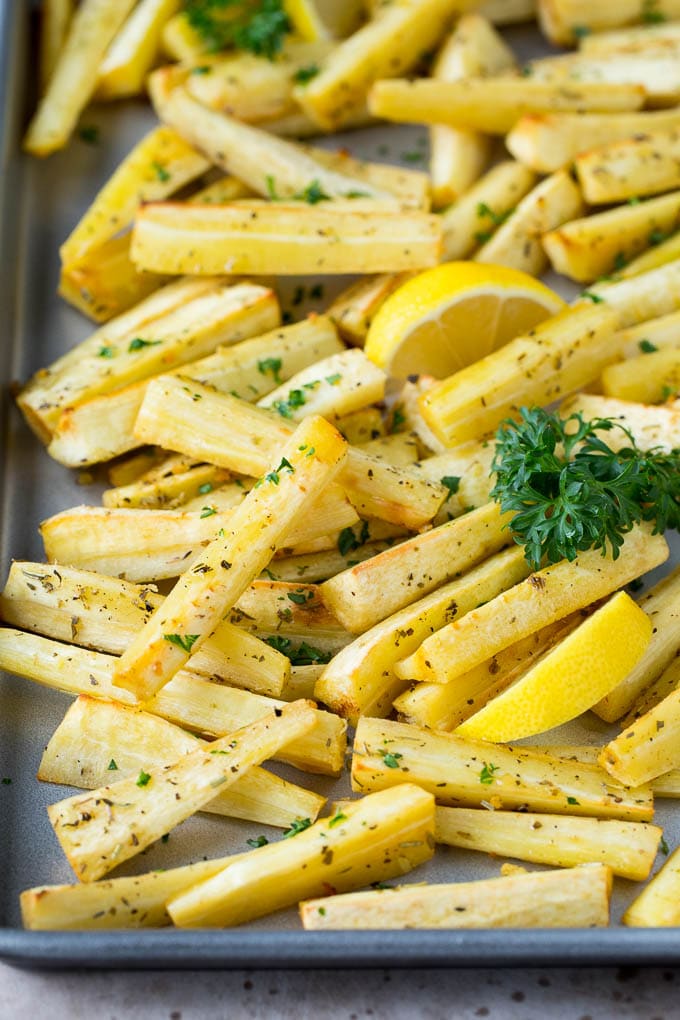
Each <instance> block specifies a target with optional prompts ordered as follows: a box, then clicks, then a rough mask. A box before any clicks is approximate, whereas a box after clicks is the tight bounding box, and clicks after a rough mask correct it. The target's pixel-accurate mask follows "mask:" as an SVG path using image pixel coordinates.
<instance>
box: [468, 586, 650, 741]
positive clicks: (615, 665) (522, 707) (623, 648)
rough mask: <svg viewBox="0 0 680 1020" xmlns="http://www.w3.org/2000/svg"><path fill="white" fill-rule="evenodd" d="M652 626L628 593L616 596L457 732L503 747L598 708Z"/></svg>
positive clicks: (633, 660) (622, 676)
mask: <svg viewBox="0 0 680 1020" xmlns="http://www.w3.org/2000/svg"><path fill="white" fill-rule="evenodd" d="M651 636H652V622H651V620H650V618H649V617H648V616H647V614H646V613H645V612H643V610H642V609H640V607H639V606H638V605H637V604H636V603H635V602H634V601H633V600H632V599H631V598H630V596H629V595H627V594H626V593H625V592H619V593H618V594H616V595H614V596H613V597H612V598H611V599H609V601H608V602H606V603H605V605H604V606H602V607H601V608H600V609H597V610H596V611H595V612H594V613H593V614H592V616H589V617H588V618H587V619H586V620H584V622H583V623H582V624H580V625H579V626H578V627H577V628H576V630H574V631H572V632H571V634H569V635H568V636H567V637H566V638H564V640H563V641H561V642H560V643H559V644H558V645H556V646H555V647H554V648H552V649H551V650H550V651H548V652H547V653H546V654H545V655H544V656H543V657H542V658H541V659H540V660H539V661H538V662H537V663H536V664H535V665H534V666H532V667H531V668H530V669H528V670H527V671H526V672H525V673H524V674H523V675H522V676H520V677H519V678H518V679H517V680H515V682H514V683H513V684H511V685H510V687H508V688H507V689H506V690H505V691H503V693H502V694H499V695H498V697H496V698H493V699H492V700H491V701H489V702H488V703H487V704H486V705H485V707H484V708H482V709H481V710H480V711H479V712H476V713H475V715H473V716H471V717H470V718H469V719H467V720H466V721H465V722H464V723H463V724H462V725H461V726H459V727H458V729H457V730H456V734H457V735H459V736H461V737H471V738H472V739H475V740H489V741H493V742H494V743H502V742H505V741H508V740H519V739H521V738H522V737H531V736H534V735H536V734H537V733H545V732H546V730H551V729H553V727H555V726H561V725H562V723H565V722H569V721H570V720H571V719H575V718H576V717H577V716H579V715H581V714H582V713H583V712H585V711H587V710H588V709H589V708H592V706H593V705H595V704H596V703H597V702H598V701H599V699H600V698H603V697H604V696H605V695H606V694H608V693H609V692H610V691H612V690H613V689H614V688H615V687H616V686H618V684H620V683H621V681H622V680H624V679H625V677H626V676H627V675H628V673H630V671H631V670H632V669H633V668H634V667H635V665H636V664H637V663H638V662H639V660H640V659H641V658H642V655H643V654H644V651H645V649H646V648H647V645H648V644H649V641H650V639H651Z"/></svg>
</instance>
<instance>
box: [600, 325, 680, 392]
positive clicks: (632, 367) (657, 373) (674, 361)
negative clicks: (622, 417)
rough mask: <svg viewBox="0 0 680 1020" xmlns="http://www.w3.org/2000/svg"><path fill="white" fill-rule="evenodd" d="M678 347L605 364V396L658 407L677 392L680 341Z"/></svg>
mask: <svg viewBox="0 0 680 1020" xmlns="http://www.w3.org/2000/svg"><path fill="white" fill-rule="evenodd" d="M678 344H679V346H678V347H669V348H667V349H666V350H662V351H650V353H648V354H641V355H640V356H639V357H637V358H629V359H628V360H627V361H621V362H619V364H618V365H608V366H607V368H605V370H604V372H603V373H602V389H603V390H604V392H605V394H606V395H607V396H608V397H616V398H618V399H619V400H633V401H636V402H637V403H639V404H660V403H662V402H663V401H665V400H668V398H669V397H671V396H673V395H677V394H678V393H680V338H678Z"/></svg>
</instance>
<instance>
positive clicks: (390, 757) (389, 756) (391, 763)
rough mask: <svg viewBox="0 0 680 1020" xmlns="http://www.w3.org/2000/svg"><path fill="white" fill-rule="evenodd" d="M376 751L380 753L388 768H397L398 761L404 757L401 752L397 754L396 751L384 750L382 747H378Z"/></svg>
mask: <svg viewBox="0 0 680 1020" xmlns="http://www.w3.org/2000/svg"><path fill="white" fill-rule="evenodd" d="M378 753H379V754H380V755H382V760H383V761H384V762H385V765H386V766H387V768H388V769H398V768H399V761H400V759H401V758H403V757H404V756H403V754H399V752H398V751H385V750H384V749H383V748H380V749H379V751H378Z"/></svg>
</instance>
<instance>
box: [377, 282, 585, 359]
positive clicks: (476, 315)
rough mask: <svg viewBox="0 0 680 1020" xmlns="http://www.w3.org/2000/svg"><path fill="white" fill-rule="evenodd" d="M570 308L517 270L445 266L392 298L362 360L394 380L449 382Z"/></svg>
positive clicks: (408, 284)
mask: <svg viewBox="0 0 680 1020" xmlns="http://www.w3.org/2000/svg"><path fill="white" fill-rule="evenodd" d="M565 307H566V305H565V302H564V301H563V300H562V298H561V297H559V295H557V294H555V293H553V291H551V290H550V289H549V288H548V287H546V286H545V285H544V284H542V283H539V281H538V280H534V279H533V277H531V276H528V275H527V274H526V273H522V272H520V271H519V270H517V269H509V268H507V267H506V266H494V265H482V264H481V263H477V262H446V263H444V264H442V265H441V266H435V267H434V268H433V269H428V270H426V271H425V272H423V273H419V274H418V275H417V276H414V277H413V278H412V279H410V280H408V281H407V282H406V283H404V284H402V286H401V287H399V288H398V289H397V290H396V291H394V293H393V294H391V295H390V296H389V297H388V299H387V300H386V301H385V303H384V304H383V305H382V307H381V308H380V309H379V310H378V312H377V314H376V316H375V318H374V319H373V322H372V324H371V327H370V330H369V333H368V336H367V338H366V345H365V352H366V354H367V356H368V357H369V358H371V360H372V361H374V362H375V363H376V364H377V365H379V366H380V367H381V368H383V369H384V370H385V371H386V372H387V373H388V374H389V375H392V376H394V377H396V378H402V379H403V378H406V377H407V376H409V375H416V374H418V375H422V374H427V375H432V376H434V377H435V378H437V379H444V378H446V377H447V376H449V375H452V374H453V373H454V372H458V371H459V370H460V369H461V368H465V367H466V366H467V365H471V364H472V363H473V362H475V361H478V360H479V359H480V358H483V357H485V356H486V355H487V354H490V353H491V352H492V351H495V350H497V349H498V348H499V347H502V346H503V345H504V344H506V343H508V341H510V340H513V339H514V338H515V337H516V336H520V335H521V334H523V333H526V332H527V331H528V330H530V329H532V328H533V327H534V326H536V325H538V323H539V322H543V320H544V319H547V318H549V317H550V316H551V315H557V313H558V312H560V311H562V309H563V308H565Z"/></svg>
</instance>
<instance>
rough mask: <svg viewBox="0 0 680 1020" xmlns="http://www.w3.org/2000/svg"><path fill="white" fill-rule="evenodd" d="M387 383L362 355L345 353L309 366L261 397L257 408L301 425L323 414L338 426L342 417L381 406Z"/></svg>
mask: <svg viewBox="0 0 680 1020" xmlns="http://www.w3.org/2000/svg"><path fill="white" fill-rule="evenodd" d="M386 383H387V376H386V375H385V373H384V372H383V370H382V369H381V368H378V366H377V365H376V364H375V363H374V362H372V361H370V360H369V358H367V357H366V355H365V354H364V352H363V351H360V350H357V349H354V350H349V351H347V350H343V351H341V352H340V353H338V354H332V355H331V356H330V357H328V358H323V359H322V360H320V361H317V362H315V363H313V364H311V365H308V366H306V367H305V368H303V369H302V371H300V372H297V373H296V374H295V375H294V376H292V377H291V378H290V379H288V380H287V381H286V382H285V383H283V385H281V386H278V387H277V388H276V389H275V390H272V391H271V392H270V393H268V394H267V395H266V396H264V397H261V398H260V399H259V400H258V402H257V406H258V407H265V408H268V409H270V410H272V411H276V412H277V413H278V414H280V415H281V416H282V417H284V418H286V419H287V420H288V419H290V420H292V421H301V420H302V418H305V417H307V416H308V415H310V414H320V415H323V416H324V417H325V418H327V419H329V420H331V421H334V422H336V423H337V419H338V418H340V417H341V416H342V415H345V414H352V412H354V411H360V410H362V409H363V408H365V407H368V406H370V405H371V404H377V403H380V401H381V400H383V398H384V396H385V385H386Z"/></svg>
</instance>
